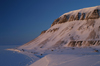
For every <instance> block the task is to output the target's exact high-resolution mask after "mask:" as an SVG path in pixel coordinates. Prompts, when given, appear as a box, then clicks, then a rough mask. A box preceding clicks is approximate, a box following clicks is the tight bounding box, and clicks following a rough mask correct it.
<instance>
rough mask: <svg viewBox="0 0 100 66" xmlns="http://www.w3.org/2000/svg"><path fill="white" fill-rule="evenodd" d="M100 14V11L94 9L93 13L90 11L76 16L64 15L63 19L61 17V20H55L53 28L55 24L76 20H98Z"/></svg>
mask: <svg viewBox="0 0 100 66" xmlns="http://www.w3.org/2000/svg"><path fill="white" fill-rule="evenodd" d="M99 12H100V10H99V9H94V10H93V11H89V12H87V13H85V12H83V13H81V12H78V13H77V14H76V15H75V14H67V15H63V17H59V18H57V19H55V20H54V22H53V23H52V25H51V26H53V25H55V24H60V23H65V22H70V21H74V20H88V19H98V18H99V17H100V16H99V15H100V13H99Z"/></svg>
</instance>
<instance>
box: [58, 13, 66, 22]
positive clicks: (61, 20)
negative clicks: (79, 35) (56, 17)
mask: <svg viewBox="0 0 100 66" xmlns="http://www.w3.org/2000/svg"><path fill="white" fill-rule="evenodd" d="M67 20H68V19H67V15H64V17H63V18H62V19H60V21H59V22H58V23H65V22H66V21H67Z"/></svg>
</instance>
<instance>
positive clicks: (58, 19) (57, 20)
mask: <svg viewBox="0 0 100 66" xmlns="http://www.w3.org/2000/svg"><path fill="white" fill-rule="evenodd" d="M59 21H60V18H57V19H55V20H54V22H53V23H52V25H51V26H53V25H55V24H57V23H58V22H59Z"/></svg>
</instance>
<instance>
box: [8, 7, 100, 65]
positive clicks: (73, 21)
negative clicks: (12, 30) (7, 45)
mask: <svg viewBox="0 0 100 66" xmlns="http://www.w3.org/2000/svg"><path fill="white" fill-rule="evenodd" d="M8 50H12V51H17V52H20V53H22V54H25V55H28V56H29V57H31V58H32V59H33V62H34V63H32V64H31V65H30V66H100V6H95V7H89V8H83V9H79V10H75V11H71V12H68V13H65V14H63V15H61V16H60V17H59V18H57V19H55V20H54V22H53V23H52V25H51V27H50V28H49V29H48V30H45V31H42V32H41V34H40V36H38V37H37V38H35V39H34V40H32V41H30V42H28V43H26V44H24V45H22V46H19V47H17V48H15V49H8Z"/></svg>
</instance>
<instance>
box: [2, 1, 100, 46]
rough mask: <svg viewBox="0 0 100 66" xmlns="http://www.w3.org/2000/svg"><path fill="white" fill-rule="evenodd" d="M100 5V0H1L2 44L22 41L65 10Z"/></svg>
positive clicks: (50, 22)
mask: <svg viewBox="0 0 100 66" xmlns="http://www.w3.org/2000/svg"><path fill="white" fill-rule="evenodd" d="M98 5H100V0H0V45H22V44H25V43H27V42H29V41H31V40H33V39H34V38H36V37H38V36H39V35H40V33H41V31H43V30H47V29H48V28H50V26H51V24H52V23H53V21H54V20H55V19H57V18H58V17H60V16H61V15H62V14H64V13H66V12H69V11H73V10H77V9H81V8H86V7H93V6H98Z"/></svg>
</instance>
